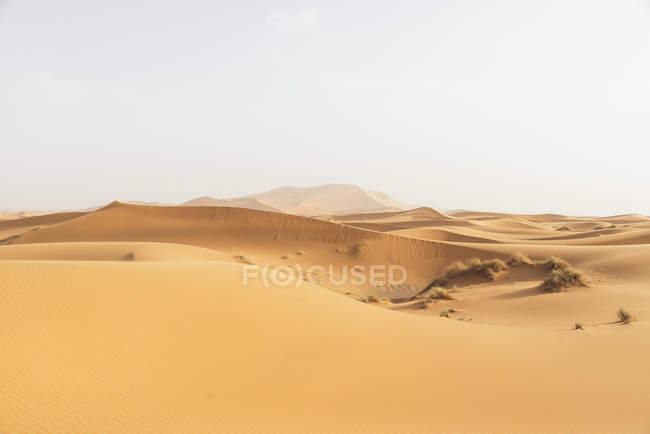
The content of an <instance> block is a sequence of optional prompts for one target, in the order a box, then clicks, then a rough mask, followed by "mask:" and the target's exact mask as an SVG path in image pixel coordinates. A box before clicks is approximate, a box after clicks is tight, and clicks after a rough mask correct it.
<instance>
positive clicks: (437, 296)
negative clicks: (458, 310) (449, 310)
mask: <svg viewBox="0 0 650 434" xmlns="http://www.w3.org/2000/svg"><path fill="white" fill-rule="evenodd" d="M429 299H430V300H456V299H455V298H454V296H453V295H451V292H449V291H448V290H446V289H444V288H440V287H435V288H431V290H430V291H429Z"/></svg>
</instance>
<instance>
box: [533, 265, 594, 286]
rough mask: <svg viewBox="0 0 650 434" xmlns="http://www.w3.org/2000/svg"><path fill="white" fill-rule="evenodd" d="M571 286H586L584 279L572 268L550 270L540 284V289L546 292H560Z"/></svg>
mask: <svg viewBox="0 0 650 434" xmlns="http://www.w3.org/2000/svg"><path fill="white" fill-rule="evenodd" d="M573 286H587V284H586V282H585V279H584V277H582V274H580V273H579V272H578V271H576V270H574V269H573V268H571V267H569V268H562V269H559V270H552V271H551V272H550V273H549V275H548V276H546V278H545V279H544V282H543V283H542V288H543V289H544V291H547V292H560V291H562V290H564V289H567V288H571V287H573Z"/></svg>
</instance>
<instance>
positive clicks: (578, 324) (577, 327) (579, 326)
mask: <svg viewBox="0 0 650 434" xmlns="http://www.w3.org/2000/svg"><path fill="white" fill-rule="evenodd" d="M584 329H585V328H584V327H583V326H582V323H579V322H577V323H575V324H573V330H584Z"/></svg>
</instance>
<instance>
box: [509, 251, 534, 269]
mask: <svg viewBox="0 0 650 434" xmlns="http://www.w3.org/2000/svg"><path fill="white" fill-rule="evenodd" d="M506 264H508V265H509V266H511V267H518V266H520V265H533V264H534V262H533V260H532V259H530V258H529V257H528V255H526V254H525V253H521V252H515V253H513V254H512V256H511V257H510V258H509V259H508V260H507V261H506Z"/></svg>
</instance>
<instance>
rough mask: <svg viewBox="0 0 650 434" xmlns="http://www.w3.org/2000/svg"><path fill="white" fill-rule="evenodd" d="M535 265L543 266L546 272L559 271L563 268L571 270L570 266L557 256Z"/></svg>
mask: <svg viewBox="0 0 650 434" xmlns="http://www.w3.org/2000/svg"><path fill="white" fill-rule="evenodd" d="M537 264H539V265H543V266H544V267H545V268H546V269H548V270H561V269H564V268H571V264H569V263H568V262H567V261H565V260H564V259H561V258H558V257H557V256H551V257H550V258H548V259H544V260H543V261H539V262H537Z"/></svg>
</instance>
